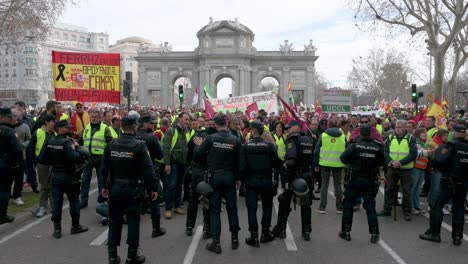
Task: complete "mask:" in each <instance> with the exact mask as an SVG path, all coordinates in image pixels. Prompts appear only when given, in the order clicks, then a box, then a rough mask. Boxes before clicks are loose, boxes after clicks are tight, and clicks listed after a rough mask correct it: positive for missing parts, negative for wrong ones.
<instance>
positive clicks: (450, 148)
mask: <svg viewBox="0 0 468 264" xmlns="http://www.w3.org/2000/svg"><path fill="white" fill-rule="evenodd" d="M452 132H453V134H452V135H453V140H451V141H449V142H447V143H445V144H443V145H442V146H440V147H439V148H438V149H437V150H436V151H435V153H434V156H433V160H432V165H433V166H434V168H435V169H438V170H440V171H441V172H442V177H441V179H440V190H439V192H438V196H437V198H436V199H435V202H434V208H432V207H431V214H430V219H429V224H430V225H429V229H428V230H427V231H426V232H425V233H424V234H422V235H419V238H421V239H423V240H429V241H434V242H438V243H440V242H441V239H440V226H441V224H442V218H443V213H442V208H443V207H444V205H445V204H446V203H448V202H449V201H450V200H452V213H453V217H452V239H453V244H454V245H455V246H460V245H461V243H462V240H463V225H464V214H465V207H464V203H465V197H466V193H467V189H468V176H467V175H468V174H467V173H466V172H467V171H468V141H467V140H465V139H464V137H465V133H466V128H465V126H464V125H455V127H454V128H453V131H452Z"/></svg>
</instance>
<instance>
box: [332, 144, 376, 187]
mask: <svg viewBox="0 0 468 264" xmlns="http://www.w3.org/2000/svg"><path fill="white" fill-rule="evenodd" d="M340 159H341V162H343V163H344V164H350V171H349V172H350V175H351V178H352V179H357V178H364V179H369V180H375V178H376V176H377V169H378V167H380V166H382V164H383V161H384V160H383V159H384V154H383V144H382V143H380V142H379V141H377V140H374V139H372V138H361V137H358V138H356V139H354V140H352V141H351V142H350V144H349V145H348V147H346V150H345V151H344V152H343V154H341V156H340Z"/></svg>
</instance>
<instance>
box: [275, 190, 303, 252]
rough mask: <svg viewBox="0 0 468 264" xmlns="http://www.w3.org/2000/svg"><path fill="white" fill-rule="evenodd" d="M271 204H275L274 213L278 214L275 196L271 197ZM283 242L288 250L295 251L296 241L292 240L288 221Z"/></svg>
mask: <svg viewBox="0 0 468 264" xmlns="http://www.w3.org/2000/svg"><path fill="white" fill-rule="evenodd" d="M273 205H274V206H275V212H276V215H278V199H276V197H275V198H273ZM284 243H285V244H286V248H287V249H288V251H297V246H296V242H295V241H294V237H293V235H292V232H291V228H290V227H289V222H288V223H286V238H285V239H284Z"/></svg>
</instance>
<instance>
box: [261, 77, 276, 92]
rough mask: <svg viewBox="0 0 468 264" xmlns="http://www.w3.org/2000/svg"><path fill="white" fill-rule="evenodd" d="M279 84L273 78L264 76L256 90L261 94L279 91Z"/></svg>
mask: <svg viewBox="0 0 468 264" xmlns="http://www.w3.org/2000/svg"><path fill="white" fill-rule="evenodd" d="M279 86H280V83H279V81H278V79H276V77H274V76H265V77H263V79H262V80H261V81H260V83H259V84H258V90H259V91H262V92H267V91H273V89H279Z"/></svg>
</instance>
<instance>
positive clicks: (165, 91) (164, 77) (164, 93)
mask: <svg viewBox="0 0 468 264" xmlns="http://www.w3.org/2000/svg"><path fill="white" fill-rule="evenodd" d="M161 71H162V74H161V105H162V106H172V105H173V99H171V94H172V93H171V91H170V86H171V84H170V83H169V80H168V79H169V76H168V75H169V71H168V68H167V67H166V66H164V67H162V68H161Z"/></svg>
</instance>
